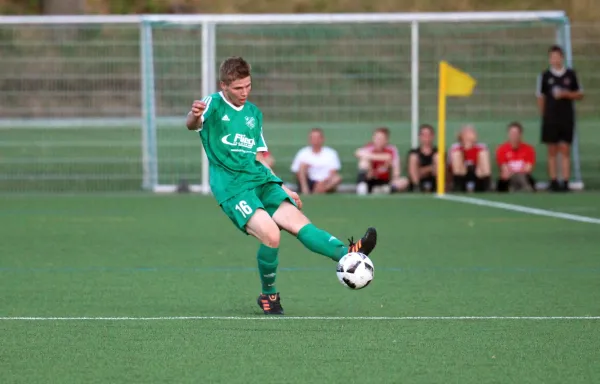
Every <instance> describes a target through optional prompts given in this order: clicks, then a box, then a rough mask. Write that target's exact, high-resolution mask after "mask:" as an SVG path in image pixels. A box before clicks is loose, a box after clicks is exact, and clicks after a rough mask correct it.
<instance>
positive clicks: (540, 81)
mask: <svg viewBox="0 0 600 384" xmlns="http://www.w3.org/2000/svg"><path fill="white" fill-rule="evenodd" d="M544 94H545V92H544V74H543V73H540V74H539V75H538V77H537V83H536V86H535V95H536V96H537V97H542V96H543V95H544Z"/></svg>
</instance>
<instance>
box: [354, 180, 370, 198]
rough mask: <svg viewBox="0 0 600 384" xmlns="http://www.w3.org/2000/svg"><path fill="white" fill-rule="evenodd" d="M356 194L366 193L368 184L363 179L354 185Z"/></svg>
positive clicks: (367, 192)
mask: <svg viewBox="0 0 600 384" xmlns="http://www.w3.org/2000/svg"><path fill="white" fill-rule="evenodd" d="M356 194H357V195H361V196H364V195H368V194H369V185H368V184H367V183H365V182H364V181H363V182H362V183H358V185H357V186H356Z"/></svg>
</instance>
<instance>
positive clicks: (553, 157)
mask: <svg viewBox="0 0 600 384" xmlns="http://www.w3.org/2000/svg"><path fill="white" fill-rule="evenodd" d="M548 59H549V61H550V67H549V68H548V69H547V70H545V71H544V72H542V73H541V74H540V75H539V77H538V81H537V103H538V107H539V109H540V113H541V115H542V142H543V143H544V144H546V145H547V146H548V177H549V178H550V190H551V191H555V192H556V191H568V190H569V178H570V176H571V143H572V142H573V135H574V133H575V106H574V101H575V100H581V99H582V98H583V89H582V88H581V86H580V85H579V81H578V79H577V75H576V74H575V71H574V70H573V69H571V68H567V67H565V65H564V53H563V50H562V48H561V47H559V46H558V45H553V46H551V47H550V49H549V50H548ZM558 154H560V155H561V157H562V159H561V160H562V161H561V174H562V179H563V181H562V184H559V183H558V177H557V157H558Z"/></svg>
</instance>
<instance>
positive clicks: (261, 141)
mask: <svg viewBox="0 0 600 384" xmlns="http://www.w3.org/2000/svg"><path fill="white" fill-rule="evenodd" d="M262 124H263V122H262V115H261V114H259V115H258V126H259V127H260V134H259V136H258V146H257V147H256V152H267V151H268V150H269V147H267V142H266V141H265V134H264V132H263V125H262Z"/></svg>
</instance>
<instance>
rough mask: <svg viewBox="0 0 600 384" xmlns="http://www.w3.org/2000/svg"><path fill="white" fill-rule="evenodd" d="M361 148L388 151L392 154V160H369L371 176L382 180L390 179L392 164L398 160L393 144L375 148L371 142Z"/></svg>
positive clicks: (396, 149) (372, 151) (374, 151)
mask: <svg viewBox="0 0 600 384" xmlns="http://www.w3.org/2000/svg"><path fill="white" fill-rule="evenodd" d="M362 149H363V150H366V151H369V152H370V153H389V154H390V155H391V156H392V161H391V162H387V161H378V160H371V169H372V170H373V178H375V179H377V180H382V181H390V179H391V172H392V164H393V163H394V162H395V161H398V148H396V146H395V145H392V144H388V145H386V146H385V147H384V148H383V149H381V150H377V149H376V148H375V146H374V145H373V143H368V144H367V145H365V146H364V147H362Z"/></svg>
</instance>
